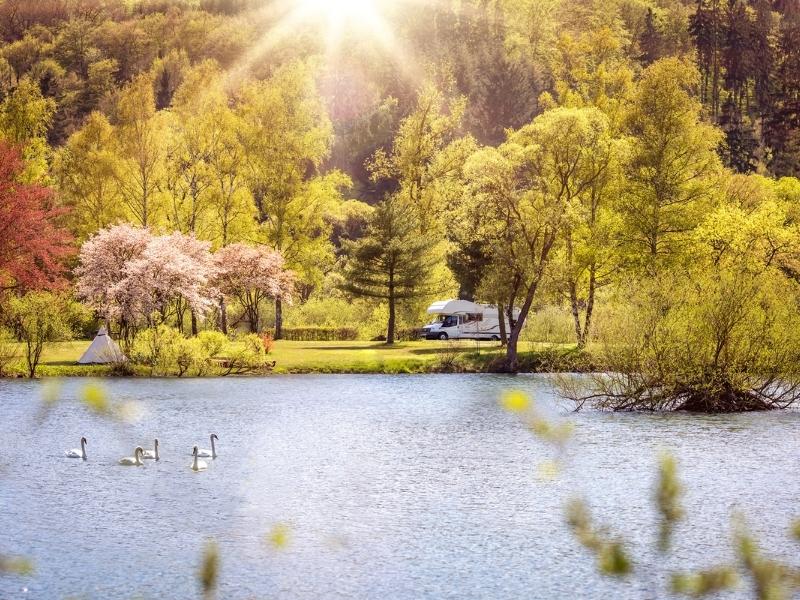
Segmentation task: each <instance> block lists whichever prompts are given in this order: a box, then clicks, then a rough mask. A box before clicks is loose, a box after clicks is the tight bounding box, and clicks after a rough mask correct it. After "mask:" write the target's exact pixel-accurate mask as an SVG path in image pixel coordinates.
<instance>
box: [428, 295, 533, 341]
mask: <svg viewBox="0 0 800 600" xmlns="http://www.w3.org/2000/svg"><path fill="white" fill-rule="evenodd" d="M518 312H519V311H517V310H515V311H514V315H515V316H516V314H517V313H518ZM428 314H429V315H434V319H433V320H432V321H431V322H430V323H428V324H427V325H425V327H423V328H422V330H421V335H420V337H424V338H425V339H426V340H458V339H471V340H499V339H500V319H499V318H498V314H497V307H496V306H492V305H490V304H476V303H475V302H469V301H468V300H441V301H439V302H434V303H433V304H431V305H430V306H429V307H428ZM504 318H505V321H506V331H508V330H509V325H508V318H507V317H504Z"/></svg>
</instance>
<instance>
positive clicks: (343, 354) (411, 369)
mask: <svg viewBox="0 0 800 600" xmlns="http://www.w3.org/2000/svg"><path fill="white" fill-rule="evenodd" d="M89 343H90V341H89V340H80V341H71V342H59V343H54V344H48V345H47V346H46V348H45V350H44V353H43V355H42V360H41V363H40V365H39V369H38V372H37V375H39V376H41V377H52V376H80V375H105V374H108V372H109V368H108V367H104V366H83V365H77V364H76V362H77V360H78V358H80V356H81V354H82V353H83V352H84V350H86V348H87V347H88V346H89ZM548 350H549V351H554V350H555V351H557V352H559V353H569V352H571V351H572V350H573V348H572V347H569V346H565V347H553V346H547V345H544V344H535V345H534V344H524V343H523V344H521V348H520V351H521V352H523V353H524V354H525V356H527V357H528V358H531V357H537V356H539V355H540V354H541V353H542V352H544V351H548ZM502 354H503V350H502V349H501V348H500V346H499V344H498V343H496V342H489V341H481V342H475V341H466V340H465V341H451V342H439V341H417V342H398V343H396V344H394V345H393V346H387V345H386V344H384V343H382V342H365V341H352V342H295V341H291V342H290V341H283V340H281V341H277V342H275V346H274V347H273V349H272V352H271V353H270V355H269V359H270V360H274V361H275V362H276V366H275V372H276V373H420V372H428V371H436V370H442V366H443V365H445V366H446V365H447V363H449V362H452V361H453V359H455V360H456V362H457V364H458V365H459V368H460V369H464V370H474V371H478V370H482V369H483V368H484V367H485V365H486V364H487V363H488V362H490V361H491V360H492V359H493V358H497V357H499V356H502ZM23 361H24V355H23V354H22V345H20V363H19V364H18V365H17V367H16V368H15V371H17V372H19V373H24V365H23ZM444 370H447V369H446V368H445V369H444Z"/></svg>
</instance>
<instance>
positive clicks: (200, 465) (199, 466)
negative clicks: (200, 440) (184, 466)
mask: <svg viewBox="0 0 800 600" xmlns="http://www.w3.org/2000/svg"><path fill="white" fill-rule="evenodd" d="M197 452H198V450H197V446H195V447H194V449H193V450H192V456H194V460H193V461H192V471H205V470H206V469H207V468H208V463H206V461H204V460H198V458H197V456H198V454H197Z"/></svg>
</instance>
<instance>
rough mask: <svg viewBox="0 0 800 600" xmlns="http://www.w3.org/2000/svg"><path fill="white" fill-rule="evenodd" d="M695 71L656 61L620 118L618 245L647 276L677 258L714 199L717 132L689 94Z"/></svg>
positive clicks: (685, 65)
mask: <svg viewBox="0 0 800 600" xmlns="http://www.w3.org/2000/svg"><path fill="white" fill-rule="evenodd" d="M697 80H698V73H697V70H696V69H695V67H694V66H693V65H691V64H690V63H688V62H684V61H681V60H679V59H675V58H668V59H663V60H660V61H657V62H655V63H654V64H653V65H651V66H650V67H648V68H647V69H645V71H644V72H643V73H642V77H641V80H640V81H639V84H638V87H637V90H636V93H635V95H634V99H633V104H632V106H631V108H630V112H629V114H628V118H627V128H628V133H629V134H630V136H631V159H630V162H629V163H628V167H627V177H628V182H629V186H628V188H627V190H626V192H625V194H624V195H623V196H622V198H621V199H620V202H619V210H620V213H621V214H622V217H623V220H624V227H623V229H622V231H621V234H620V235H621V242H622V245H623V246H624V247H625V248H626V249H627V252H628V256H629V259H630V261H632V262H633V263H639V264H640V265H642V264H643V265H644V266H645V267H646V268H648V269H650V270H651V271H653V270H657V269H658V267H659V265H662V264H665V263H670V262H674V261H675V260H677V259H678V258H679V257H680V256H681V251H682V247H684V246H685V242H686V238H687V235H688V234H689V233H690V232H691V231H692V230H693V229H694V228H695V227H696V226H697V224H698V223H699V222H700V220H701V219H702V218H703V217H704V216H705V214H706V213H707V212H708V210H709V209H710V208H712V207H713V204H714V201H715V190H716V183H717V181H716V179H715V178H716V176H717V175H718V174H719V172H720V161H719V156H718V154H717V147H718V145H719V143H720V141H721V137H722V136H721V132H720V131H719V130H718V129H717V128H715V127H714V126H713V125H709V124H707V123H705V122H704V121H703V119H702V116H701V111H702V107H701V104H700V102H699V101H698V100H697V99H695V98H694V97H693V95H692V90H693V88H694V86H695V83H696V81H697Z"/></svg>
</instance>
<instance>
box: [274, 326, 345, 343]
mask: <svg viewBox="0 0 800 600" xmlns="http://www.w3.org/2000/svg"><path fill="white" fill-rule="evenodd" d="M282 335H283V339H285V340H291V341H296V342H345V341H352V340H356V339H358V330H357V329H356V328H354V327H284V328H283V331H282ZM270 337H271V336H270Z"/></svg>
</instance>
